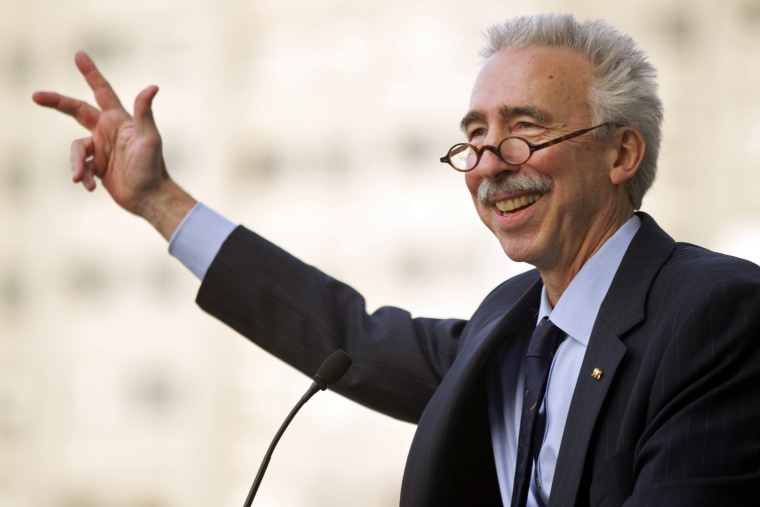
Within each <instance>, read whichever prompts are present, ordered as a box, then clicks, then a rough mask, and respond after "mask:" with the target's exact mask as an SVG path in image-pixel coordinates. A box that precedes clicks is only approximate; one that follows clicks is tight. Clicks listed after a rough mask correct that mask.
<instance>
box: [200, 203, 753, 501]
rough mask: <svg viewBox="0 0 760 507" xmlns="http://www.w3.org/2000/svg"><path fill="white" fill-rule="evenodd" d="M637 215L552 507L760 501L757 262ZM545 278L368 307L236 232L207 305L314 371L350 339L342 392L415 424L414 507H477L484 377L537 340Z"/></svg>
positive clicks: (591, 353)
mask: <svg viewBox="0 0 760 507" xmlns="http://www.w3.org/2000/svg"><path fill="white" fill-rule="evenodd" d="M640 217H641V218H642V221H643V224H642V227H641V229H640V230H639V232H638V233H637V235H636V237H635V238H634V239H633V241H632V243H631V245H630V247H629V250H628V252H627V253H626V255H625V258H624V259H623V262H622V264H621V266H620V269H619V270H618V272H617V274H616V276H615V279H614V281H613V283H612V286H611V288H610V290H609V293H608V294H607V297H606V299H605V300H604V303H603V304H602V307H601V309H600V313H599V316H598V318H597V321H596V323H595V324H594V328H593V332H592V335H591V339H590V342H589V346H588V350H587V352H586V356H585V358H584V361H583V365H582V368H581V373H580V377H579V379H578V384H577V387H576V389H575V393H574V394H573V399H572V403H571V407H570V413H569V416H568V421H567V426H566V428H565V433H564V437H563V441H562V446H561V450H560V455H559V458H558V463H557V472H556V475H555V478H554V484H553V488H552V493H551V501H550V505H551V506H571V505H573V506H586V505H590V506H618V505H627V506H644V505H652V506H654V505H658V506H659V505H662V506H674V505H681V506H690V507H693V506H705V507H707V506H709V507H713V506H718V505H726V506H729V505H730V506H736V505H760V268H758V267H757V266H755V265H754V264H752V263H749V262H746V261H742V260H739V259H735V258H730V257H726V256H723V255H720V254H716V253H713V252H710V251H707V250H704V249H702V248H699V247H695V246H693V245H687V244H681V243H675V242H674V241H673V240H672V239H671V238H670V237H669V236H668V235H667V234H665V233H664V232H663V231H662V230H661V229H660V228H659V227H658V226H657V224H656V223H655V222H654V220H652V219H651V218H650V217H649V216H647V215H645V214H640ZM540 289H541V282H540V278H539V275H538V273H537V272H536V271H535V270H534V271H529V272H527V273H524V274H522V275H519V276H517V277H515V278H512V279H510V280H508V281H507V282H505V283H503V284H502V285H500V286H499V287H497V288H496V289H495V290H494V291H493V292H492V293H491V294H489V295H488V297H486V299H485V300H484V301H483V303H482V305H481V306H480V307H479V308H478V309H477V311H476V312H475V314H474V315H473V316H472V318H471V319H470V320H469V321H462V320H436V319H422V318H416V319H413V318H411V317H410V315H409V314H408V313H407V312H405V311H403V310H400V309H397V308H390V307H384V308H381V309H379V310H377V311H376V312H374V313H373V314H369V315H368V314H367V313H366V312H365V310H364V301H363V300H362V298H361V296H359V295H358V294H357V293H356V292H355V291H354V290H353V289H351V288H350V287H348V286H346V285H344V284H342V283H340V282H338V281H336V280H334V279H332V278H330V277H328V276H326V275H324V274H323V273H321V272H319V271H318V270H316V269H314V268H311V267H309V266H307V265H305V264H302V263H301V262H300V261H298V260H296V259H294V258H293V257H291V256H290V255H288V254H287V253H285V252H283V251H282V250H280V249H279V248H277V247H275V246H273V245H272V244H270V243H268V242H266V241H265V240H263V239H262V238H260V237H259V236H257V235H255V234H253V233H252V232H250V231H247V230H245V229H243V228H242V227H240V228H238V229H237V230H236V231H235V232H234V233H233V234H232V235H231V236H230V238H229V239H228V240H227V242H226V243H225V244H224V246H223V247H222V250H221V251H220V253H219V255H218V256H217V258H216V259H215V260H214V263H213V264H212V266H211V268H210V269H209V271H208V274H207V275H206V278H205V279H204V282H203V284H202V286H201V289H200V292H199V294H198V303H199V305H200V306H201V307H202V308H204V309H205V310H206V311H208V312H210V313H211V314H213V315H215V316H217V317H218V318H220V319H221V320H223V321H224V322H226V323H228V324H229V325H230V326H232V327H234V328H235V329H237V330H238V331H240V332H241V333H242V334H244V335H245V336H247V337H248V338H250V339H251V340H252V341H254V342H255V343H257V344H258V345H260V346H261V347H263V348H264V349H266V350H268V351H270V352H272V353H273V354H275V355H277V356H278V357H281V358H282V359H284V360H285V361H287V362H289V363H290V364H292V365H293V366H294V367H296V368H298V369H300V370H302V371H303V372H305V373H307V374H309V375H311V374H312V372H313V371H315V370H316V368H317V367H318V366H319V364H320V363H321V361H322V360H323V359H324V358H325V357H327V356H328V355H329V353H330V352H332V351H333V350H334V349H337V348H343V349H345V350H346V351H348V352H349V354H350V355H351V356H352V358H353V360H354V364H353V366H352V367H351V369H350V370H349V372H348V374H347V375H346V377H344V379H342V380H341V381H340V382H339V383H338V384H336V386H335V390H336V391H338V392H340V393H342V394H344V395H345V396H347V397H349V398H351V399H354V400H356V401H358V402H360V403H363V404H364V405H367V406H369V407H371V408H373V409H377V410H380V411H382V412H384V413H386V414H389V415H391V416H394V417H398V418H401V419H404V420H407V421H412V422H416V423H418V429H417V432H416V435H415V438H414V441H413V443H412V446H411V449H410V452H409V458H408V461H407V466H406V470H405V473H404V479H403V485H402V493H401V505H404V506H410V507H411V506H414V507H417V506H445V505H451V506H463V505H467V506H470V505H473V506H478V505H500V502H501V499H500V496H499V491H498V487H497V483H496V474H495V470H494V465H493V455H492V451H491V443H490V431H489V427H488V417H487V413H486V412H487V409H486V401H485V387H484V385H485V382H484V371H485V370H487V369H488V366H489V363H490V362H491V361H492V360H493V359H492V358H493V357H494V356H495V354H493V352H494V350H495V349H496V348H497V347H499V345H500V344H501V343H503V342H504V341H506V340H526V339H528V337H529V335H530V331H531V329H532V327H533V326H534V325H535V318H536V310H537V308H538V301H539V294H540ZM594 369H598V370H600V371H601V376H599V375H596V376H592V372H593V371H594ZM595 377H598V378H595ZM507 503H509V502H507Z"/></svg>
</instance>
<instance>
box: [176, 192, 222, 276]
mask: <svg viewBox="0 0 760 507" xmlns="http://www.w3.org/2000/svg"><path fill="white" fill-rule="evenodd" d="M235 227H237V225H236V224H234V223H233V222H230V221H229V220H227V219H226V218H224V217H223V216H222V215H220V214H218V213H217V212H215V211H214V210H212V209H210V208H207V207H206V206H205V205H204V204H202V203H200V202H199V203H197V204H196V205H195V206H194V207H193V209H191V210H190V212H189V213H188V214H187V215H186V216H185V218H184V219H183V220H182V223H180V224H179V227H177V230H176V231H174V234H173V235H172V238H171V240H170V241H169V254H170V255H171V256H172V257H174V258H176V259H177V260H179V261H180V262H181V263H182V264H184V265H185V267H186V268H187V269H189V270H190V271H191V272H192V273H193V274H194V275H195V276H197V277H198V279H199V280H203V277H204V276H206V271H208V268H209V266H211V263H212V262H213V260H214V257H216V254H217V253H219V249H220V248H222V244H223V243H224V242H225V240H226V239H227V237H228V236H229V235H230V234H231V233H232V231H233V230H234V229H235Z"/></svg>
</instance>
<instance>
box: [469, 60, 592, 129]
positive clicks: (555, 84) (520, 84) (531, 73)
mask: <svg viewBox="0 0 760 507" xmlns="http://www.w3.org/2000/svg"><path fill="white" fill-rule="evenodd" d="M592 79H593V67H592V65H591V63H590V62H589V61H588V60H587V59H586V58H585V57H584V56H583V55H581V54H579V53H577V52H575V51H573V50H570V49H566V48H550V47H528V48H522V49H517V50H509V51H501V52H498V53H495V54H493V55H492V56H491V57H490V58H489V59H488V60H487V61H486V63H485V64H484V65H483V68H482V69H481V70H480V73H479V74H478V76H477V79H476V80H475V85H474V87H473V91H472V96H471V98H470V113H473V112H474V113H477V114H478V115H480V116H483V117H484V118H486V119H488V118H491V117H494V118H495V117H496V116H503V112H504V111H517V112H522V111H531V110H532V111H536V112H540V113H541V114H542V116H543V117H544V119H545V120H548V121H553V122H560V123H566V122H570V121H575V122H582V121H590V120H591V110H590V107H589V105H588V91H589V87H590V85H591V82H592ZM499 112H501V114H499ZM576 117H577V118H576Z"/></svg>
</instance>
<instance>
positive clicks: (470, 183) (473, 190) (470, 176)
mask: <svg viewBox="0 0 760 507" xmlns="http://www.w3.org/2000/svg"><path fill="white" fill-rule="evenodd" d="M480 182H481V178H480V177H479V176H478V175H477V173H476V172H475V171H470V172H467V173H464V183H465V185H467V190H468V191H469V192H470V195H472V198H473V199H474V200H477V198H478V187H479V186H480Z"/></svg>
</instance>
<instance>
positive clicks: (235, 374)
mask: <svg viewBox="0 0 760 507" xmlns="http://www.w3.org/2000/svg"><path fill="white" fill-rule="evenodd" d="M3 5H5V8H4V9H3V11H4V15H3V16H2V18H0V24H1V25H2V26H1V28H2V29H0V40H2V43H0V114H2V119H3V121H2V122H1V123H0V210H2V211H1V212H0V224H2V226H1V229H0V230H1V231H2V234H1V235H0V507H26V506H43V507H99V506H114V507H173V506H183V507H195V506H199V507H200V506H236V505H242V503H243V500H244V499H245V496H246V494H247V492H248V488H249V486H250V483H251V481H252V480H253V477H254V475H255V473H256V470H257V468H258V465H259V461H260V459H261V457H262V455H263V453H264V451H265V450H266V448H267V446H268V444H269V441H270V439H271V438H272V436H273V435H274V433H275V431H276V429H277V427H278V426H279V424H280V421H281V420H282V419H283V418H284V417H285V415H286V414H287V412H288V411H289V410H290V407H291V406H292V405H293V404H294V403H295V402H296V401H297V400H298V398H299V397H300V396H301V394H302V393H303V391H304V390H305V389H306V388H307V387H308V385H309V382H310V380H309V379H308V378H307V377H304V376H302V375H300V374H297V373H294V372H293V371H292V370H291V369H290V368H289V367H287V366H284V365H283V364H281V363H280V362H279V361H277V360H275V359H272V358H271V357H269V356H267V355H265V354H264V353H263V352H261V351H260V350H258V349H257V348H256V347H255V346H253V345H251V344H250V343H249V342H248V341H246V340H245V339H243V338H241V337H239V336H238V335H236V334H235V333H233V332H232V331H230V330H229V329H227V328H225V327H224V326H222V325H221V324H219V323H218V322H216V321H214V320H213V319H211V318H210V317H208V316H207V315H205V314H203V313H202V312H201V311H200V310H199V309H198V308H197V307H196V306H195V304H194V301H193V299H194V295H195V291H196V290H197V287H198V282H197V281H196V280H195V279H194V278H193V276H192V275H191V274H189V273H188V272H187V271H185V269H184V268H183V267H182V266H181V265H180V264H179V263H178V262H177V261H175V260H174V259H172V258H171V257H169V256H168V254H167V253H166V245H165V243H164V242H163V241H162V240H161V238H160V237H159V236H158V234H157V233H155V232H154V231H153V230H152V229H150V227H149V226H148V225H147V224H145V223H143V222H142V221H141V220H139V219H137V218H134V217H132V216H129V215H127V214H126V213H124V212H122V211H121V210H119V209H117V208H116V207H115V206H114V205H113V204H112V203H110V201H109V198H108V197H107V195H105V193H104V192H102V191H100V189H99V191H97V192H95V193H94V194H91V195H90V194H87V193H86V192H85V191H84V190H83V189H82V188H81V187H77V186H74V185H72V184H71V182H70V180H69V169H68V157H69V155H68V149H69V143H70V142H71V140H73V139H75V138H77V137H82V136H84V135H85V131H84V130H83V129H81V128H80V127H79V126H78V125H76V124H74V123H73V122H72V121H70V120H69V119H67V118H64V117H62V116H59V115H57V114H54V113H53V112H51V111H46V110H42V109H40V108H37V107H36V106H34V104H33V103H32V102H31V99H30V96H31V93H32V92H33V91H34V90H38V89H51V90H56V91H60V92H63V93H66V94H72V95H75V96H80V97H87V98H88V99H89V98H90V95H89V92H88V89H87V87H86V85H85V83H84V81H83V80H82V79H81V77H80V76H79V75H78V73H77V71H76V69H75V67H74V64H73V55H74V52H75V51H76V50H78V49H84V50H87V51H88V52H90V54H91V55H92V56H93V57H94V58H95V59H96V62H97V63H98V64H99V66H100V68H101V69H102V70H103V72H104V73H105V74H106V76H107V77H108V78H109V79H110V81H111V82H112V84H113V85H114V87H115V88H116V89H117V91H118V92H119V93H120V94H121V97H122V99H123V101H124V103H125V104H129V107H130V108H131V103H132V100H133V97H134V96H135V94H136V93H137V92H138V91H139V90H141V89H142V88H143V87H144V86H146V85H148V84H158V85H159V86H160V87H161V92H160V93H159V95H158V97H157V99H156V103H155V110H156V118H157V121H158V123H159V126H160V128H161V131H162V134H163V136H164V144H165V150H166V158H167V163H168V166H169V168H170V171H171V172H172V174H173V175H174V176H175V178H176V179H177V180H179V181H180V182H181V183H182V184H183V185H184V186H185V187H186V188H188V189H189V190H191V192H192V193H194V195H195V196H196V197H197V198H199V199H201V200H203V201H204V202H206V203H207V204H209V205H210V206H212V207H214V208H216V209H217V210H219V211H221V212H223V213H224V214H226V215H227V216H229V217H230V218H232V219H233V220H235V221H238V222H241V223H244V224H246V225H247V226H249V227H251V228H253V229H255V230H257V231H259V232H261V233H263V234H264V235H266V236H268V237H269V238H271V239H273V240H274V241H275V242H277V243H279V244H280V245H282V246H284V247H286V248H287V249H289V250H291V251H292V252H294V253H295V254H296V255H298V256H300V257H301V258H303V259H304V260H306V261H307V262H309V263H311V264H314V265H316V266H318V267H320V268H321V269H323V270H325V271H326V272H328V273H330V274H332V275H334V276H336V277H337V278H339V279H342V280H344V281H346V282H349V283H351V284H352V285H354V286H355V287H356V288H358V289H360V290H361V291H363V292H364V293H365V295H366V296H367V300H368V306H369V308H370V309H374V308H376V307H377V306H379V305H384V304H394V305H397V306H403V307H405V308H408V309H409V310H411V311H413V312H414V313H415V314H416V315H425V316H457V317H467V316H468V315H469V314H470V313H471V312H472V311H473V310H474V309H475V307H476V306H477V304H478V303H479V301H480V300H481V298H483V297H484V296H485V295H486V294H487V292H488V291H489V290H490V289H491V288H493V287H494V286H495V285H496V284H498V283H499V282H500V281H501V280H503V279H504V278H506V277H507V276H509V275H511V274H513V273H516V272H519V271H521V270H524V269H525V267H524V266H520V265H515V264H513V263H510V262H509V261H508V260H507V259H506V258H505V257H504V256H503V254H502V253H501V250H500V248H499V246H498V244H497V243H496V241H495V240H492V238H491V236H490V234H489V233H488V231H487V230H486V229H485V228H484V227H483V226H482V225H481V224H480V222H479V221H478V219H477V217H476V215H475V213H474V211H473V210H472V209H471V208H472V205H471V203H470V202H469V196H468V195H467V193H466V191H465V188H464V184H463V182H462V177H461V175H459V174H457V173H455V172H454V171H452V170H451V169H449V168H447V167H446V166H443V165H441V164H440V163H438V157H440V156H441V155H443V154H444V152H445V151H446V149H448V147H449V146H450V145H451V144H453V143H454V142H457V141H458V140H459V139H460V134H459V132H458V128H457V125H458V121H459V119H460V117H461V115H462V114H463V113H464V112H465V109H466V107H467V102H468V98H469V88H470V85H471V83H472V80H473V78H474V75H475V73H476V71H477V69H478V66H479V57H478V56H477V52H478V50H479V48H480V45H481V42H482V40H483V32H484V30H485V28H486V27H487V26H488V25H489V24H491V23H492V22H496V21H498V20H500V19H502V18H504V17H508V16H512V15H517V14H523V13H529V12H539V11H566V12H572V13H574V14H576V15H577V16H578V17H581V18H584V17H595V18H596V17H601V18H604V19H606V20H608V21H609V22H611V23H612V24H613V25H615V26H617V27H618V28H620V29H621V30H622V31H624V32H627V33H630V34H631V35H633V36H634V37H635V38H636V39H637V40H638V41H639V43H640V45H641V46H642V47H643V48H644V49H645V51H646V52H647V53H648V54H649V55H650V57H651V60H652V62H653V63H654V64H655V65H656V66H657V67H658V68H659V69H660V74H661V87H662V96H663V99H664V101H665V105H666V123H665V141H664V146H663V150H662V156H661V161H660V175H659V177H658V180H657V182H656V184H655V188H654V190H653V191H652V192H651V194H650V195H649V196H648V197H647V198H646V199H645V202H644V206H643V209H644V210H645V211H648V212H650V213H652V214H653V215H654V216H655V217H656V218H657V219H658V221H659V222H660V224H661V225H663V226H664V227H665V228H666V229H667V230H668V231H669V232H670V233H671V234H672V235H673V236H674V237H675V238H676V239H679V240H683V241H690V242H695V243H699V244H702V245H704V246H707V247H709V248H712V249H716V250H720V251H723V252H727V253H732V254H735V255H739V256H742V257H746V258H750V259H752V260H754V261H755V262H758V261H760V199H758V197H757V195H756V194H757V192H758V189H760V170H759V168H758V165H759V162H760V84H759V81H758V79H759V78H760V0H722V1H721V2H715V1H714V0H688V1H685V0H683V1H682V0H657V1H654V0H643V1H640V2H635V3H632V2H627V3H626V5H623V4H622V3H621V4H620V5H616V4H614V3H613V2H607V1H600V0H585V1H580V0H579V1H558V0H557V1H550V0H538V1H533V2H524V1H523V2H516V1H506V0H502V1H495V0H471V1H469V2H453V1H418V0H403V1H400V0H386V1H383V2H377V1H369V0H354V1H339V0H318V1H306V0H281V1H278V2H263V1H259V0H249V1H242V0H214V1H211V0H183V1H179V0H152V1H150V2H149V1H145V0H133V1H130V2H126V1H115V0H67V1H66V2H59V1H54V0H6V2H5V3H4V4H3ZM528 5H530V7H528ZM413 431H414V428H413V426H411V425H408V424H404V423H400V422H397V421H394V420H391V419H389V418H387V417H385V416H382V415H379V414H375V413H372V412H369V411H368V410H366V409H363V408H361V407H358V406H355V405H353V404H350V403H348V402H346V401H344V400H342V399H340V398H338V397H337V396H335V395H334V394H332V393H329V392H328V393H324V394H320V395H319V396H317V397H316V398H315V399H313V400H312V401H311V402H310V403H309V404H308V405H307V406H306V407H305V408H304V410H303V411H302V412H301V414H299V416H298V418H296V420H295V421H294V423H293V424H292V425H291V427H290V429H289V430H288V432H287V433H286V434H285V436H284V437H283V439H282V441H281V442H280V444H279V447H278V448H277V452H276V453H275V455H274V458H273V460H272V462H271V464H270V467H269V471H268V473H267V476H266V478H265V480H264V484H263V486H262V488H261V490H260V491H259V495H258V497H257V502H256V505H261V506H266V505H269V506H356V505H361V506H390V505H394V504H396V503H397V495H398V490H399V486H400V482H401V475H402V470H403V465H404V460H405V454H406V450H407V448H408V445H409V443H410V440H411V436H412V433H413Z"/></svg>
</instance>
